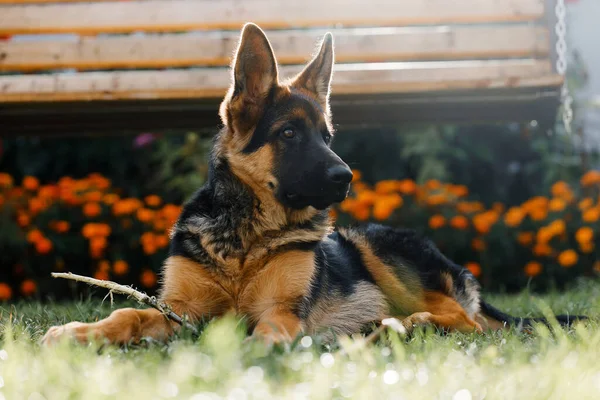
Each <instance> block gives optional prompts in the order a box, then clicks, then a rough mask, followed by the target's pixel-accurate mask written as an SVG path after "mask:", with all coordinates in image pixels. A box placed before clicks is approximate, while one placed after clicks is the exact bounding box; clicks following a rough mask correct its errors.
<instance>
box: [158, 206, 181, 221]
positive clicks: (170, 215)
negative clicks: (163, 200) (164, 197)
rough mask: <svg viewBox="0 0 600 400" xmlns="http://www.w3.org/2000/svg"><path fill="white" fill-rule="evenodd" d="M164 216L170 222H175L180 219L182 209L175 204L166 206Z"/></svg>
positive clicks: (163, 211)
mask: <svg viewBox="0 0 600 400" xmlns="http://www.w3.org/2000/svg"><path fill="white" fill-rule="evenodd" d="M162 214H163V215H164V217H165V218H166V219H167V220H168V221H172V222H175V221H177V218H179V214H181V207H180V206H176V205H174V204H165V206H164V207H163V208H162Z"/></svg>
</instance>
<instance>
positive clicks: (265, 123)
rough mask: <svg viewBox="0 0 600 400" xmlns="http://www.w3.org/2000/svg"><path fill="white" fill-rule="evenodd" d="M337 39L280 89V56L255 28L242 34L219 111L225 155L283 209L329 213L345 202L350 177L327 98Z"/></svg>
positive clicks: (250, 26) (327, 43) (324, 45)
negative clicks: (337, 147)
mask: <svg viewBox="0 0 600 400" xmlns="http://www.w3.org/2000/svg"><path fill="white" fill-rule="evenodd" d="M332 69H333V38H332V36H331V34H329V33H328V34H326V35H325V37H324V38H323V41H322V44H321V47H320V50H319V52H318V53H317V55H316V56H315V57H314V58H313V60H312V61H310V62H309V63H308V65H306V67H305V68H304V69H303V70H302V72H300V73H299V74H298V75H297V76H296V77H295V78H293V79H291V80H289V81H287V82H284V83H281V82H280V81H279V76H278V68H277V62H276V60H275V55H274V54H273V50H272V48H271V45H270V43H269V40H268V39H267V37H266V36H265V34H264V32H263V31H262V30H261V29H260V28H259V27H258V26H256V25H254V24H246V25H245V26H244V28H243V29H242V34H241V39H240V43H239V46H238V49H237V53H236V56H235V59H234V61H233V65H232V74H233V83H232V86H231V88H230V90H229V93H228V94H227V96H226V97H225V100H224V101H223V103H222V104H221V110H220V116H221V119H222V121H223V123H224V125H225V126H226V130H225V137H224V138H223V141H222V143H221V151H222V152H223V153H224V155H225V157H226V159H227V160H228V162H229V164H230V165H231V167H232V170H233V172H234V173H235V174H236V175H237V176H238V177H239V178H240V179H241V180H242V181H244V183H246V184H248V185H249V186H251V187H252V189H253V190H254V191H255V192H259V193H262V196H272V197H273V198H274V199H276V200H277V201H278V202H279V203H281V204H282V205H283V206H284V207H286V208H290V209H295V210H301V209H305V208H307V207H311V206H312V207H314V208H317V209H324V208H327V207H328V206H330V205H331V204H333V203H336V202H339V201H341V200H343V199H344V198H345V197H346V194H347V192H348V189H349V185H350V181H351V180H352V172H351V170H350V168H349V167H348V165H346V163H344V161H342V159H341V158H340V157H338V156H337V154H335V153H334V152H333V151H332V150H331V149H330V145H331V140H332V138H333V129H332V126H331V120H330V118H331V117H330V111H329V90H330V83H331V76H332Z"/></svg>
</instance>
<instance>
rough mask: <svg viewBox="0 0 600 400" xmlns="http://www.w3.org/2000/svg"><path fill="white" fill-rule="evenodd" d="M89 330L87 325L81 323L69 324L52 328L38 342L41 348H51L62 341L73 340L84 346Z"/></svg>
mask: <svg viewBox="0 0 600 400" xmlns="http://www.w3.org/2000/svg"><path fill="white" fill-rule="evenodd" d="M89 334H90V329H89V325H88V324H84V323H82V322H69V323H68V324H65V325H59V326H53V327H51V328H50V329H48V332H46V334H45V335H44V336H43V337H42V339H41V340H40V342H41V344H42V345H43V346H51V345H53V344H56V343H58V342H60V341H61V340H64V339H75V340H76V341H77V342H79V343H82V344H85V343H87V342H88V340H89V338H90V337H89Z"/></svg>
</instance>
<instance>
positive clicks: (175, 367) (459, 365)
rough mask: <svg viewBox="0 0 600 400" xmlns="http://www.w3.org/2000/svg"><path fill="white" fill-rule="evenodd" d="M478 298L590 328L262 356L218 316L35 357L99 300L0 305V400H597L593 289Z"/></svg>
mask: <svg viewBox="0 0 600 400" xmlns="http://www.w3.org/2000/svg"><path fill="white" fill-rule="evenodd" d="M487 298H488V299H489V300H490V301H491V302H493V304H496V305H497V306H499V307H501V308H503V309H504V310H506V311H509V312H511V313H513V314H518V315H522V316H530V315H532V314H539V313H540V310H546V309H547V308H545V307H549V308H551V309H552V310H553V311H554V312H556V313H566V312H569V313H578V314H587V315H590V316H592V320H591V321H588V322H587V323H586V324H585V325H579V326H576V327H574V328H573V329H570V330H568V331H567V330H554V331H553V332H552V331H551V330H548V329H546V328H545V327H538V328H537V329H536V331H535V332H534V333H533V334H525V333H519V332H517V331H515V330H513V331H506V332H497V333H490V334H487V335H485V336H482V335H476V334H472V335H464V334H450V335H446V336H444V335H442V334H440V333H438V332H435V331H433V330H430V329H429V330H418V331H416V332H414V333H413V335H411V336H410V337H401V336H398V335H397V334H395V333H393V332H388V333H387V334H386V335H384V337H383V338H382V340H380V341H379V342H378V343H376V344H373V345H367V346H363V345H361V341H360V340H359V339H349V338H340V340H339V341H338V342H337V343H335V344H333V345H331V346H330V347H327V346H325V345H324V344H322V343H320V342H319V338H308V337H305V338H302V339H301V340H298V342H297V343H295V344H294V345H292V346H290V347H288V348H282V347H275V348H273V349H267V348H265V347H264V346H262V345H261V344H259V343H256V342H244V341H243V339H244V326H243V323H242V322H240V321H237V320H233V319H221V320H217V321H213V322H211V323H209V324H207V325H205V326H204V327H203V330H202V333H201V336H200V337H199V338H198V339H193V338H192V337H191V336H190V335H189V334H186V333H185V332H184V333H182V335H181V337H179V338H177V339H176V340H173V341H172V342H170V343H168V344H160V343H152V342H144V343H142V344H140V345H137V346H127V347H122V348H119V347H112V346H106V347H102V346H100V345H99V344H94V345H90V346H75V345H72V344H69V343H62V344H61V345H59V346H56V347H53V348H41V347H40V346H39V345H38V344H37V340H38V339H39V338H40V336H41V335H42V334H43V332H44V331H45V330H46V329H47V328H48V326H50V325H53V324H59V323H64V322H67V321H70V320H82V321H94V320H96V319H97V318H101V317H103V316H105V315H107V314H108V313H110V311H111V306H110V304H109V302H108V301H105V302H104V304H102V305H100V300H97V299H93V300H86V301H82V302H77V303H72V304H50V305H41V304H40V303H19V304H13V305H9V304H3V305H0V310H1V313H2V315H1V317H0V321H1V328H0V329H1V330H2V339H1V342H0V349H1V350H0V400H4V399H6V400H12V399H30V400H38V399H40V400H41V399H49V400H50V399H79V398H82V399H105V398H111V399H114V398H118V399H138V398H139V399H160V398H182V399H193V400H208V399H233V400H243V399H269V398H285V399H304V398H311V399H313V398H314V399H329V398H359V399H377V400H379V399H386V398H393V399H402V398H404V399H433V398H436V399H438V398H439V399H455V400H468V399H483V398H485V399H549V398H553V399H567V398H568V399H599V398H600V283H599V282H597V281H596V282H592V281H585V282H581V283H580V284H579V285H578V286H577V287H576V288H574V289H572V290H570V291H568V292H565V293H551V294H548V295H545V296H532V295H531V294H529V293H526V292H523V293H521V294H519V295H516V296H504V295H490V296H487ZM120 305H122V303H120ZM341 349H344V350H345V353H346V354H343V353H341V352H340V350H341Z"/></svg>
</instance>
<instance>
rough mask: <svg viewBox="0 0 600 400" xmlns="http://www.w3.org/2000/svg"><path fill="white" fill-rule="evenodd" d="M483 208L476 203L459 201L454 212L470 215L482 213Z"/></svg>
mask: <svg viewBox="0 0 600 400" xmlns="http://www.w3.org/2000/svg"><path fill="white" fill-rule="evenodd" d="M484 209H485V208H484V206H483V204H481V203H480V202H478V201H471V202H469V201H461V202H459V203H457V204H456V210H457V211H458V212H459V213H461V214H472V213H475V212H479V211H483V210H484Z"/></svg>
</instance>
